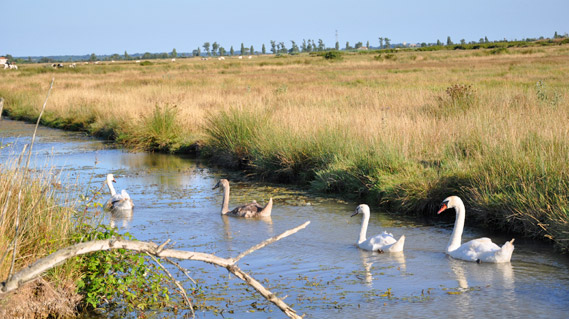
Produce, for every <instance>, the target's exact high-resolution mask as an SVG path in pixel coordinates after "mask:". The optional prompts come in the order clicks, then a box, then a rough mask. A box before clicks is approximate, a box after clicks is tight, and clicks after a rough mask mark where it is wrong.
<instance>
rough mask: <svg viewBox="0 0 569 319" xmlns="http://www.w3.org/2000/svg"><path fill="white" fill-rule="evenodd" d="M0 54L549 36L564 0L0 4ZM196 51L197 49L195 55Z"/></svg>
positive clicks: (566, 20) (562, 22) (566, 4)
mask: <svg viewBox="0 0 569 319" xmlns="http://www.w3.org/2000/svg"><path fill="white" fill-rule="evenodd" d="M0 12H1V16H0V31H1V36H0V55H5V54H11V55H13V56H23V57H27V56H40V55H42V56H47V55H83V54H91V53H95V54H97V55H106V54H113V53H118V54H121V55H122V54H123V53H124V52H125V50H126V51H127V52H128V53H129V54H133V53H144V52H151V53H158V52H170V51H172V49H173V48H175V49H176V51H177V52H178V53H181V52H191V51H192V50H194V49H196V48H197V47H198V46H200V47H201V46H202V44H203V43H204V42H206V41H207V42H210V43H213V42H214V41H216V42H218V43H219V44H220V45H221V46H223V47H224V48H225V49H226V50H228V51H229V48H230V46H233V47H234V49H236V50H239V48H240V47H241V43H244V44H245V46H246V47H250V46H251V45H253V46H254V48H255V50H260V49H261V45H262V44H265V45H266V47H267V50H269V49H270V40H275V41H277V42H284V43H285V45H286V46H287V47H288V48H290V46H291V42H290V40H295V41H296V42H297V44H300V43H301V42H302V39H314V40H315V41H316V42H318V39H322V40H324V43H325V44H326V46H328V47H332V46H334V43H335V42H336V30H337V31H338V41H339V42H340V46H341V47H344V46H345V44H346V41H349V42H350V44H351V45H352V46H353V45H354V44H355V43H356V42H358V41H361V42H363V43H364V45H365V43H366V42H367V41H369V42H370V45H371V46H378V45H379V40H378V37H380V36H381V37H388V38H390V39H391V43H401V42H408V43H416V42H436V41H437V39H440V40H441V41H443V42H446V39H447V36H450V37H451V39H452V40H453V41H454V42H459V41H460V39H465V40H466V41H467V42H468V41H478V39H480V38H481V37H484V36H487V37H488V39H489V40H498V39H504V38H506V39H508V40H513V39H516V38H517V39H521V38H527V37H532V38H533V37H539V36H545V37H551V36H553V33H554V32H555V31H557V32H558V33H560V34H564V33H569V0H475V1H461V0H408V1H405V0H401V1H397V0H396V1H394V0H389V1H384V0H375V1H374V0H365V1H358V0H353V1H337V0H317V1H311V0H304V1H299V0H288V1H284V0H280V1H271V0H239V1H224V0H218V1H206V0H202V1H193V0H188V1H181V0H179V1H177V0H154V1H147V0H112V1H107V0H102V1H96V0H91V1H69V0H42V1H40V0H0ZM202 51H203V48H202Z"/></svg>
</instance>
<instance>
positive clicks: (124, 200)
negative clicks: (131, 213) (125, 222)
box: [105, 174, 134, 210]
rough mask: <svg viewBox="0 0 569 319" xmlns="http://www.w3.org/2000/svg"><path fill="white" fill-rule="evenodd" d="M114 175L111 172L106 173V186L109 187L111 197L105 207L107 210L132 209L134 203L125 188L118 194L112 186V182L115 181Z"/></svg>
mask: <svg viewBox="0 0 569 319" xmlns="http://www.w3.org/2000/svg"><path fill="white" fill-rule="evenodd" d="M116 182H117V181H116V180H115V177H114V176H113V174H108V175H107V186H108V187H109V191H111V198H110V199H109V200H108V201H107V203H106V204H105V209H107V210H126V209H132V208H133V207H134V203H133V202H132V199H130V196H129V195H128V193H127V192H126V190H124V189H123V190H122V191H121V193H120V194H117V191H115V188H114V187H113V183H116Z"/></svg>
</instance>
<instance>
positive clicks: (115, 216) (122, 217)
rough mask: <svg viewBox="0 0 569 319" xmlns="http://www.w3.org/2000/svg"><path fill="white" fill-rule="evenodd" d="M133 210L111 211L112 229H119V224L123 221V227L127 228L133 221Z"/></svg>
mask: <svg viewBox="0 0 569 319" xmlns="http://www.w3.org/2000/svg"><path fill="white" fill-rule="evenodd" d="M132 212H133V210H132V209H113V210H111V217H110V220H111V222H110V225H111V227H113V228H114V227H118V226H117V223H119V222H121V221H122V227H123V228H127V227H128V224H129V223H130V221H131V220H132V215H133V213H132Z"/></svg>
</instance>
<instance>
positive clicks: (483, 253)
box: [437, 196, 514, 263]
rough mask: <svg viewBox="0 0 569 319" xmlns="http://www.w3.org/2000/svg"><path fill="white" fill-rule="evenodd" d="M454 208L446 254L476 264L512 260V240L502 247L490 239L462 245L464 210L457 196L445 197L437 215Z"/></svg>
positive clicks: (475, 240) (480, 239)
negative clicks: (453, 218) (454, 216)
mask: <svg viewBox="0 0 569 319" xmlns="http://www.w3.org/2000/svg"><path fill="white" fill-rule="evenodd" d="M449 208H454V209H455V210H456V220H455V222H454V229H453V230H452V235H451V238H450V240H449V242H448V246H447V250H446V253H447V254H448V255H449V256H451V257H453V258H456V259H462V260H466V261H475V262H477V263H480V262H487V263H507V262H510V259H511V258H512V252H513V251H514V245H513V243H514V239H512V240H510V241H507V242H506V243H505V244H504V245H503V246H502V247H499V246H498V245H496V244H494V243H493V242H492V240H491V239H490V238H486V237H484V238H478V239H473V240H471V241H469V242H466V243H464V244H462V245H461V244H460V242H461V241H462V231H463V230H464V218H465V214H466V209H465V208H464V203H463V202H462V200H461V199H460V198H459V197H458V196H450V197H447V198H446V199H445V200H444V201H443V202H442V204H441V207H440V209H439V211H438V212H437V214H440V213H442V212H443V211H445V210H447V209H449Z"/></svg>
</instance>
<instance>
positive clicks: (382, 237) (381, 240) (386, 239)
mask: <svg viewBox="0 0 569 319" xmlns="http://www.w3.org/2000/svg"><path fill="white" fill-rule="evenodd" d="M396 241H397V240H396V239H395V238H394V237H393V235H392V234H390V233H388V232H383V233H382V234H379V235H375V236H373V237H371V238H370V239H369V242H370V244H372V245H373V246H374V247H375V246H378V247H384V246H387V245H391V244H393V243H395V242H396Z"/></svg>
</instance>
